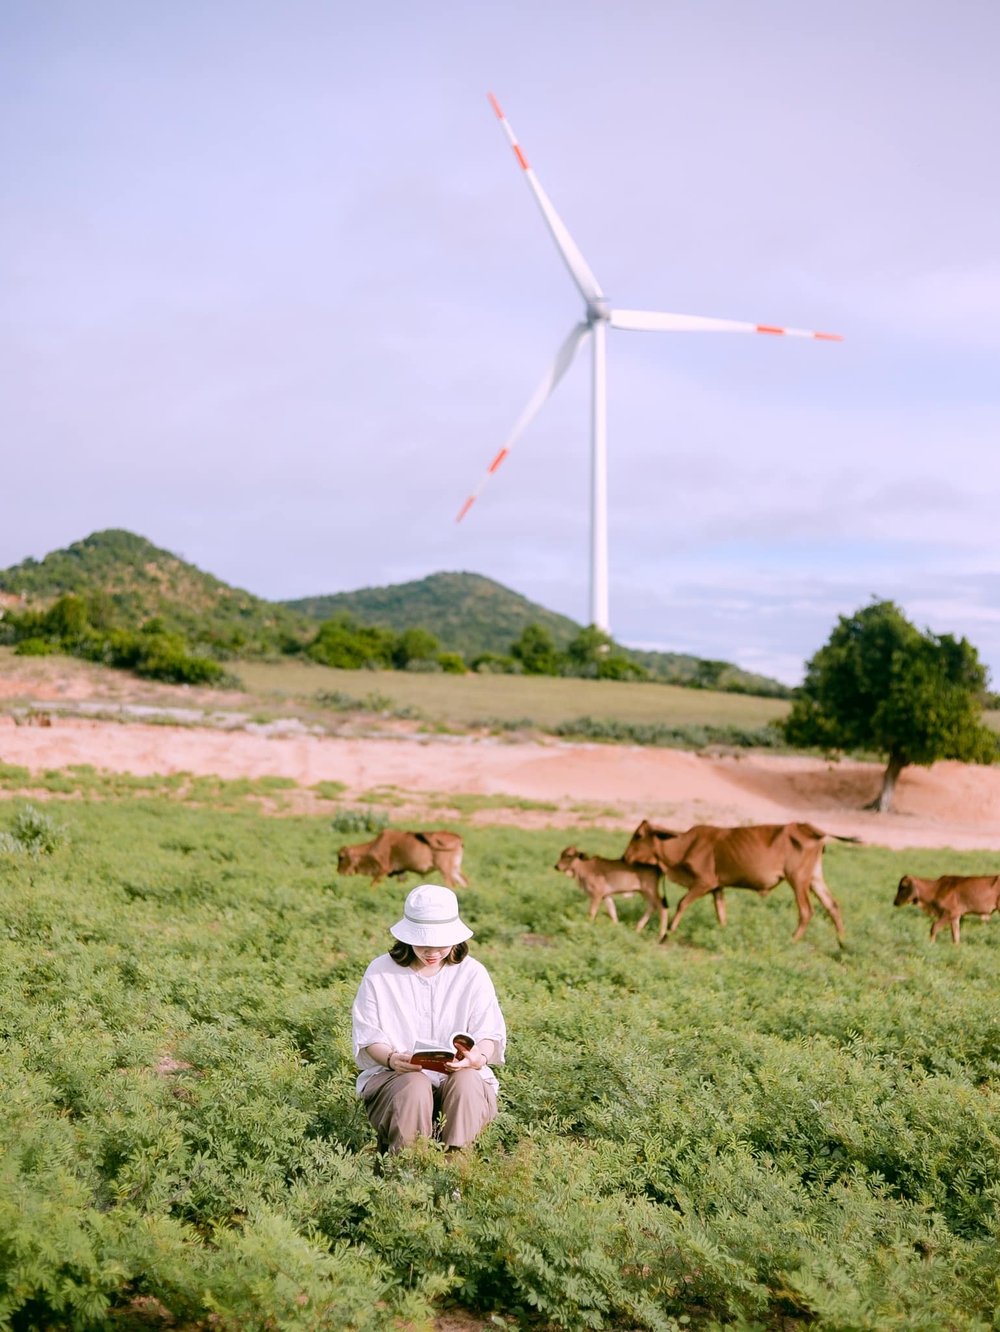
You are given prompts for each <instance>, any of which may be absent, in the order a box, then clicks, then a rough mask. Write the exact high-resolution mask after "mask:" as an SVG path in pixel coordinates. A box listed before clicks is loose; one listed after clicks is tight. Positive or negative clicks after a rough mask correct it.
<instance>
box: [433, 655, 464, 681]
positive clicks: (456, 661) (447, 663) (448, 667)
mask: <svg viewBox="0 0 1000 1332" xmlns="http://www.w3.org/2000/svg"><path fill="white" fill-rule="evenodd" d="M437 659H438V664H439V666H440V667H441V669H442V670H443V671H444V673H445V674H446V675H464V674H465V661H464V659H463V657H462V654H461V652H439V653H438V658H437Z"/></svg>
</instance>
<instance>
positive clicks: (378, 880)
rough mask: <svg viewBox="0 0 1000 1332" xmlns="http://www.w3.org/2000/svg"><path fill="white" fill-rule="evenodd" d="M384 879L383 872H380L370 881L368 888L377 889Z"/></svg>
mask: <svg viewBox="0 0 1000 1332" xmlns="http://www.w3.org/2000/svg"><path fill="white" fill-rule="evenodd" d="M384 878H385V870H381V871H380V872H379V873H378V874H376V875H375V877H374V879H372V881H371V883H370V884H369V885H368V886H369V887H370V888H377V887H378V886H379V884H380V883H381V882H382V880H383V879H384Z"/></svg>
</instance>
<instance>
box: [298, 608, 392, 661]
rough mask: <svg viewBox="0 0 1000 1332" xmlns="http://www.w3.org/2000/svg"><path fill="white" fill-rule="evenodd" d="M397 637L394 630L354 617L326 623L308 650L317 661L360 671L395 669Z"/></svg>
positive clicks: (325, 621)
mask: <svg viewBox="0 0 1000 1332" xmlns="http://www.w3.org/2000/svg"><path fill="white" fill-rule="evenodd" d="M395 647H396V635H395V634H394V633H393V632H392V630H391V629H379V628H377V627H376V626H375V625H370V624H358V622H357V621H356V620H355V619H354V618H353V617H352V616H350V615H341V616H338V617H336V618H335V619H332V620H324V622H323V623H322V624H321V625H320V627H319V629H318V630H317V632H316V637H315V638H314V639H313V641H312V642H311V643H310V644H309V647H308V648H307V649H306V651H307V653H308V655H309V656H310V657H312V659H313V660H314V661H318V662H321V663H322V664H323V665H324V666H336V667H338V668H339V669H340V670H345V671H356V670H360V669H361V667H363V666H368V665H369V664H371V665H373V666H391V665H392V656H393V652H394V650H395Z"/></svg>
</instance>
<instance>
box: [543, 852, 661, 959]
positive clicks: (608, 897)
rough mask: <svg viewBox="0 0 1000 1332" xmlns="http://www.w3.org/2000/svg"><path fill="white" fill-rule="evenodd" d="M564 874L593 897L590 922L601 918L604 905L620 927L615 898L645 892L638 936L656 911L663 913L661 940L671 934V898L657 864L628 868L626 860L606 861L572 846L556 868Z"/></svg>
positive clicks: (637, 931) (591, 898) (564, 853)
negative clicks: (662, 889)
mask: <svg viewBox="0 0 1000 1332" xmlns="http://www.w3.org/2000/svg"><path fill="white" fill-rule="evenodd" d="M555 868H556V869H557V870H558V871H559V873H560V874H565V875H567V876H568V877H569V878H571V879H576V881H577V883H578V884H579V886H580V888H581V889H582V890H583V891H584V892H585V893H586V894H587V895H588V896H589V898H590V919H591V920H594V919H595V918H596V916H597V912H598V909H599V908H600V905H601V903H602V902H603V903H604V905H605V906H606V907H607V911H608V915H609V916H610V917H611V919H612V920H613V921H614V922H615V924H616V925H617V924H618V912H617V911H616V910H615V904H614V902H613V901H612V897H613V895H614V894H615V893H622V894H623V895H624V896H626V897H630V896H631V895H632V894H633V893H641V894H642V895H643V897H644V898H645V899H646V904H647V910H646V914H645V915H644V916H643V918H642V920H640V921H639V924H638V925H637V926H636V927H635V929H636V933H637V934H638V933H639V931H640V930H642V929H644V928H645V925H646V923H647V921H648V920H649V918H650V916H651V915H652V914H653V912H654V911H659V913H660V940H661V942H662V940H663V939H664V937H665V936H666V933H667V899H666V897H665V896H664V895H663V894H662V893H661V892H660V879H661V877H662V875H661V873H660V870H659V869H657V867H656V866H655V865H627V864H626V863H625V861H624V860H605V859H604V858H603V856H588V855H587V853H586V852H585V851H578V850H577V849H576V847H575V846H568V847H567V848H566V850H565V851H564V852H563V853H562V855H561V856H560V857H559V862H558V864H557V865H556V866H555Z"/></svg>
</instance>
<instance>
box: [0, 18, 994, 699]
mask: <svg viewBox="0 0 1000 1332" xmlns="http://www.w3.org/2000/svg"><path fill="white" fill-rule="evenodd" d="M998 49H1000V5H998V4H996V3H995V0H952V2H951V3H948V4H945V3H944V0H939V3H933V4H929V3H922V2H921V0H906V2H905V3H895V0H874V2H873V0H866V2H865V3H855V2H854V0H838V3H837V4H833V3H829V0H827V2H824V3H820V2H818V0H816V2H812V0H807V2H806V3H803V2H802V0H795V2H790V3H784V2H783V0H782V2H781V3H777V2H774V0H760V2H759V3H757V4H755V5H753V6H749V5H746V4H744V3H741V2H740V0H702V2H701V3H694V2H691V3H688V2H686V0H677V2H676V3H654V2H653V0H647V3H641V4H640V3H630V2H629V0H623V2H622V3H619V4H616V5H613V6H612V5H608V4H597V3H591V2H590V0H573V3H563V2H562V0H555V2H553V3H541V2H540V0H534V2H533V3H519V2H515V3H507V4H505V5H502V6H478V5H469V4H467V3H465V4H460V3H455V4H451V3H435V2H434V0H429V2H428V3H427V4H424V5H413V4H412V3H406V4H404V3H395V0H384V2H383V3H380V4H379V5H367V6H363V5H354V6H348V5H346V4H343V3H340V4H338V3H329V0H324V2H319V0H315V2H312V0H284V2H283V3H282V4H281V5H278V4H274V3H270V4H265V3H258V2H257V0H239V3H229V2H227V0H216V2H215V3H209V4H203V3H194V0H175V2H174V3H172V4H170V5H158V6H152V5H135V4H134V3H131V2H128V3H113V2H112V0H90V3H88V4H87V5H79V4H77V3H66V2H65V0H49V2H48V3H46V4H45V5H39V4H37V3H35V0H6V3H5V4H4V5H3V6H2V7H0V466H2V470H0V567H6V566H8V565H10V564H13V563H15V562H17V561H19V560H21V559H23V558H24V557H25V556H27V555H33V556H35V557H36V558H40V557H41V556H43V555H44V554H45V553H46V552H47V551H49V550H52V549H54V548H57V547H62V546H65V545H68V544H69V543H70V542H71V541H74V540H78V539H80V538H81V537H83V536H85V535H87V534H88V533H90V532H93V531H97V530H100V529H102V528H107V527H125V528H128V529H130V530H132V531H136V532H140V533H142V534H143V535H145V536H147V537H148V538H149V539H150V540H152V541H154V542H155V543H156V544H157V545H160V546H164V547H166V548H167V549H169V550H172V551H175V552H177V553H178V554H181V555H183V556H184V557H185V558H186V559H189V560H192V561H194V562H195V563H197V564H198V565H200V566H201V567H202V568H205V569H208V570H210V571H211V572H212V573H215V574H217V575H218V576H219V577H221V578H224V579H226V580H228V581H230V582H234V583H236V584H238V585H240V586H243V587H246V588H249V589H250V590H251V591H253V592H255V593H257V594H259V595H261V596H265V597H271V598H292V597H299V596H306V595H310V594H317V593H327V592H334V591H340V590H347V589H351V588H355V587H360V586H369V585H379V584H384V583H389V582H399V581H404V580H407V579H412V578H420V577H423V576H424V575H425V574H428V573H431V572H434V571H435V570H441V569H468V570H474V571H477V572H479V573H483V574H486V575H488V576H489V577H492V578H495V579H498V580H499V581H500V582H502V583H505V584H507V585H508V586H511V587H514V588H516V589H517V590H518V591H520V592H522V593H524V594H526V595H527V596H529V597H532V598H533V599H535V600H538V601H540V602H542V603H544V604H545V605H546V606H549V607H551V608H553V609H555V610H558V611H561V612H563V613H565V614H568V615H571V616H573V617H574V618H575V619H577V620H581V621H583V620H585V619H586V618H587V612H588V548H589V498H588V496H589V491H588V487H589V462H588V454H589V417H590V404H589V399H590V382H589V371H588V366H587V358H586V357H585V356H581V357H580V358H579V359H578V361H577V363H576V364H575V365H574V367H573V369H572V370H571V371H570V372H569V374H568V375H567V377H566V379H565V380H564V381H563V382H562V384H561V385H560V386H559V387H558V389H557V391H556V393H555V395H554V396H553V397H552V399H551V400H550V401H549V402H548V403H547V404H546V407H545V409H544V410H543V412H542V413H541V414H540V415H539V417H538V418H537V419H536V421H535V422H534V424H533V425H532V426H531V428H530V430H529V432H528V433H527V434H526V435H525V436H524V437H523V439H522V440H521V442H520V443H519V444H518V446H517V448H516V449H515V450H513V451H512V453H511V455H510V457H509V459H508V460H507V461H506V463H505V464H504V466H503V468H502V469H501V470H500V471H499V472H498V474H497V475H496V476H495V477H494V479H493V481H492V482H491V484H490V486H489V487H488V488H487V490H486V491H485V493H484V494H483V497H482V499H481V500H480V501H479V502H478V503H477V504H476V506H475V507H474V509H473V510H472V512H471V513H470V514H469V516H468V517H467V518H466V519H465V521H464V522H462V524H461V525H457V524H456V522H455V515H456V513H457V512H458V509H459V507H460V506H461V504H462V501H463V500H464V498H465V497H466V495H467V494H468V493H469V491H470V489H471V488H472V486H473V485H474V484H475V483H476V481H477V480H478V479H479V477H480V475H481V474H482V472H483V470H484V468H485V466H486V464H487V463H488V462H489V461H490V459H491V458H492V457H493V456H494V454H495V452H496V450H497V448H498V447H499V445H500V443H501V442H502V440H503V439H504V437H505V436H506V434H507V432H508V431H509V429H510V427H511V426H512V424H513V422H514V421H515V420H516V418H517V417H518V416H519V414H520V412H521V410H522V407H523V406H524V404H525V402H526V401H527V399H528V397H529V395H530V394H531V392H532V390H533V389H534V387H535V385H536V384H537V382H538V381H539V379H540V378H541V376H542V374H543V373H544V371H545V369H546V367H547V366H548V365H549V363H550V362H551V361H552V359H553V357H554V355H555V352H556V350H557V348H558V346H559V345H560V343H561V342H562V340H563V338H564V337H565V336H566V334H567V333H568V331H569V329H570V328H571V326H572V325H573V324H574V323H575V322H576V321H577V320H578V319H579V318H580V317H581V313H582V303H581V301H580V298H579V296H578V294H577V292H576V290H575V288H574V287H573V285H572V283H571V282H570V279H569V277H568V275H567V274H566V271H565V269H564V268H563V265H562V263H561V261H560V259H559V257H558V255H557V253H556V251H555V250H554V248H553V246H552V242H551V240H550V238H549V236H548V234H547V232H546V230H545V228H544V225H543V223H542V220H541V217H540V215H539V213H538V211H537V208H536V206H535V204H534V202H533V200H532V198H531V196H530V194H529V192H528V191H527V189H526V188H525V185H524V182H523V180H522V179H521V173H520V172H519V170H518V169H517V165H516V163H515V161H514V159H513V157H512V155H511V153H510V151H509V148H508V147H507V144H506V142H505V140H504V138H503V135H502V133H501V130H500V127H499V126H498V124H497V121H496V119H495V117H494V115H493V113H492V111H491V109H490V107H489V104H488V102H487V100H486V93H487V91H488V90H492V91H493V92H494V93H495V94H496V95H497V97H498V98H499V100H500V102H501V104H502V105H503V107H504V110H505V112H506V113H507V115H508V117H509V119H510V121H511V123H512V125H513V127H514V129H515V131H516V132H517V134H518V136H519V138H520V140H521V142H522V144H523V145H524V148H525V151H526V152H527V155H528V157H529V159H530V161H531V163H532V166H533V167H534V168H535V170H536V172H537V173H538V176H539V179H540V180H541V183H542V185H543V186H544V188H545V189H546V190H547V192H548V194H549V196H550V197H551V199H552V201H553V203H554V205H555V207H556V208H557V209H558V211H559V213H560V215H561V216H562V218H563V220H564V222H565V223H566V225H567V226H568V228H569V230H570V232H571V233H572V235H573V237H574V239H575V240H576V242H577V244H578V245H579V246H580V248H581V250H582V251H583V253H584V255H585V256H586V258H587V260H588V262H589V264H590V266H591V268H592V269H593V270H594V272H595V273H596V275H597V278H598V280H599V281H600V283H601V285H602V287H603V289H604V290H605V292H606V293H607V294H608V296H609V298H610V299H611V302H612V304H617V305H620V306H624V307H627V308H643V309H652V310H666V311H679V312H683V313H692V314H704V315H715V316H720V317H724V318H732V319H747V320H751V321H753V322H760V323H766V324H788V325H793V326H798V327H804V328H815V329H820V330H829V331H834V332H838V333H841V334H843V335H844V338H845V341H844V342H843V343H826V342H813V341H806V340H794V341H793V340H782V339H777V338H763V337H752V336H742V335H708V334H663V333H657V334H645V333H644V334H636V333H623V332H612V333H611V334H610V335H609V339H608V342H609V347H608V378H609V458H610V479H609V508H610V561H611V563H610V570H611V622H612V630H613V632H614V634H615V636H616V637H617V638H618V639H619V640H620V641H622V642H625V643H630V644H635V645H642V646H648V647H659V648H664V649H668V650H675V651H686V652H695V653H697V654H699V655H701V656H708V657H722V658H726V659H729V660H734V661H738V662H739V663H740V664H741V665H743V666H746V667H748V668H750V669H753V670H759V671H763V672H766V673H768V674H773V675H777V676H779V677H780V678H782V679H784V680H787V681H789V682H795V681H797V680H798V679H800V678H801V674H802V670H803V662H804V661H805V660H806V659H807V658H808V657H809V656H810V655H811V654H812V653H813V652H814V651H815V650H816V649H817V648H818V647H819V646H820V645H821V644H822V643H823V642H824V641H825V640H826V638H827V636H828V634H829V632H830V629H831V627H832V625H833V624H834V622H835V620H836V617H837V615H839V614H850V613H851V612H852V611H853V610H855V609H857V608H858V607H859V606H861V605H863V604H865V603H866V602H867V601H868V600H869V599H870V598H871V597H872V596H873V595H875V596H879V597H891V598H893V599H895V600H896V601H898V602H899V604H900V605H902V606H903V608H904V609H905V610H906V612H907V614H909V615H910V616H911V618H913V619H914V620H915V621H916V622H917V623H918V624H920V625H921V626H928V627H930V628H932V629H933V630H934V631H936V632H953V633H957V634H964V635H966V636H967V637H968V638H969V639H970V640H971V641H972V642H973V643H975V644H976V645H977V646H978V647H979V649H980V651H981V653H982V654H983V656H984V658H985V659H986V660H987V661H988V662H989V663H990V665H991V667H992V671H993V676H994V680H995V681H996V680H997V679H1000V543H998V541H997V495H998V491H1000V451H998V445H1000V227H998V224H997V219H998V215H1000V170H998V167H1000V147H998V144H1000V136H998V134H997V125H998V121H1000V80H998V79H997V78H996V73H995V71H996V53H997V51H998Z"/></svg>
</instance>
